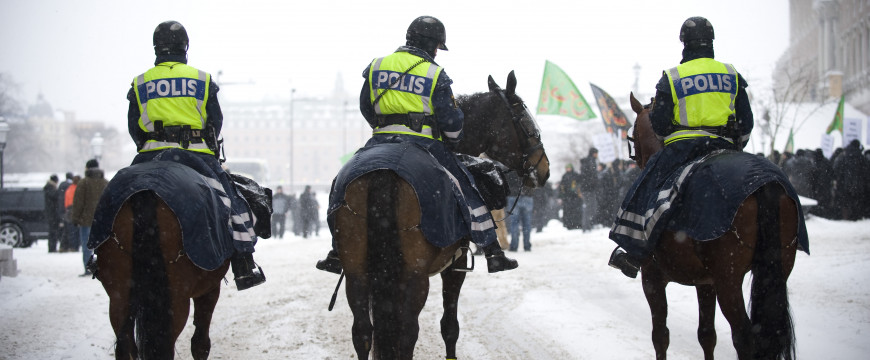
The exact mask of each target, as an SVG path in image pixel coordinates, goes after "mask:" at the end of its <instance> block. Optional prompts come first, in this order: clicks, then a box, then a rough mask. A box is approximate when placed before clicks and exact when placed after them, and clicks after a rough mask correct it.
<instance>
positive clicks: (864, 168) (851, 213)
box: [834, 140, 870, 220]
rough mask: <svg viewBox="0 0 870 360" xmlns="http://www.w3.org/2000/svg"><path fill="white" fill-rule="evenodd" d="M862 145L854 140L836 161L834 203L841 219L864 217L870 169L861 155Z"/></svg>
mask: <svg viewBox="0 0 870 360" xmlns="http://www.w3.org/2000/svg"><path fill="white" fill-rule="evenodd" d="M861 150H862V149H861V143H860V142H858V140H853V141H852V142H851V143H849V145H848V146H846V148H845V149H844V150H843V153H842V155H840V156H839V157H837V159H836V160H834V179H836V182H837V187H836V189H835V190H834V203H835V204H836V206H837V207H838V208H840V209H841V212H840V218H841V219H844V220H858V219H861V217H863V215H864V214H863V204H862V202H866V201H867V200H866V197H867V176H868V175H870V169H868V167H870V166H868V164H867V162H866V159H865V158H864V156H863V155H862V154H861Z"/></svg>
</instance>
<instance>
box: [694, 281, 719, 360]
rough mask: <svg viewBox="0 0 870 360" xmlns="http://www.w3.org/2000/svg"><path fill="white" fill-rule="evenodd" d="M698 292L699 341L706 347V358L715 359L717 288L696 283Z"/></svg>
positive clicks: (706, 359) (707, 359)
mask: <svg viewBox="0 0 870 360" xmlns="http://www.w3.org/2000/svg"><path fill="white" fill-rule="evenodd" d="M695 291H696V292H697V294H698V342H699V343H701V348H702V349H704V360H713V349H715V348H716V327H715V321H716V290H714V289H713V285H696V286H695Z"/></svg>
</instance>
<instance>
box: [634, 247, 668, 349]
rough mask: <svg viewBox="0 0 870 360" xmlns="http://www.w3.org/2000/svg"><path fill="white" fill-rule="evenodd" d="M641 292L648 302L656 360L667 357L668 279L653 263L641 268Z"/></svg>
mask: <svg viewBox="0 0 870 360" xmlns="http://www.w3.org/2000/svg"><path fill="white" fill-rule="evenodd" d="M641 271H642V278H643V294H644V295H646V301H647V303H648V304H649V310H650V314H651V315H652V326H653V328H652V342H653V347H654V348H655V349H656V360H664V359H667V352H668V345H670V341H671V340H670V330H668V324H667V320H668V295H667V293H666V292H665V287H666V286H667V285H668V281H667V280H666V279H665V277H664V274H662V272H661V270H660V269H659V268H657V267H656V265H655V264H654V263H650V264H649V265H647V266H644V267H643V268H642V269H641Z"/></svg>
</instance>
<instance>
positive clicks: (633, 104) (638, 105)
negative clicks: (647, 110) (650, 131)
mask: <svg viewBox="0 0 870 360" xmlns="http://www.w3.org/2000/svg"><path fill="white" fill-rule="evenodd" d="M629 100H630V101H631V109H632V110H634V112H635V113H637V114H640V113H641V112H643V105H641V103H640V101H638V100H637V98H635V97H634V92H631V93H630V95H629Z"/></svg>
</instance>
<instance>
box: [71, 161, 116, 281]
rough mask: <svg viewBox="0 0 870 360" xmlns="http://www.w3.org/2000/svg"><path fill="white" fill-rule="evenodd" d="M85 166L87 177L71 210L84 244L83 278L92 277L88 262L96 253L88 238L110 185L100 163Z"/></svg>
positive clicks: (83, 180) (75, 196)
mask: <svg viewBox="0 0 870 360" xmlns="http://www.w3.org/2000/svg"><path fill="white" fill-rule="evenodd" d="M85 166H86V168H85V177H84V178H83V179H81V180H80V181H79V183H78V185H76V192H75V195H74V197H73V203H72V208H71V210H70V219H71V221H72V222H73V224H75V225H77V226H78V227H79V239H80V241H81V244H82V265H83V266H84V268H85V272H84V273H83V274H82V276H88V275H92V274H91V271H90V270H89V269H88V262H89V261H90V260H91V256H92V255H93V254H94V253H93V250H91V249H88V237H89V236H90V235H91V224H93V222H94V212H96V211H97V204H98V203H99V202H100V196H102V195H103V190H105V189H106V185H108V184H109V182H108V181H107V180H106V178H105V176H103V170H101V169H100V163H99V162H97V160H96V159H91V160H88V162H87V164H86V165H85Z"/></svg>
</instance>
